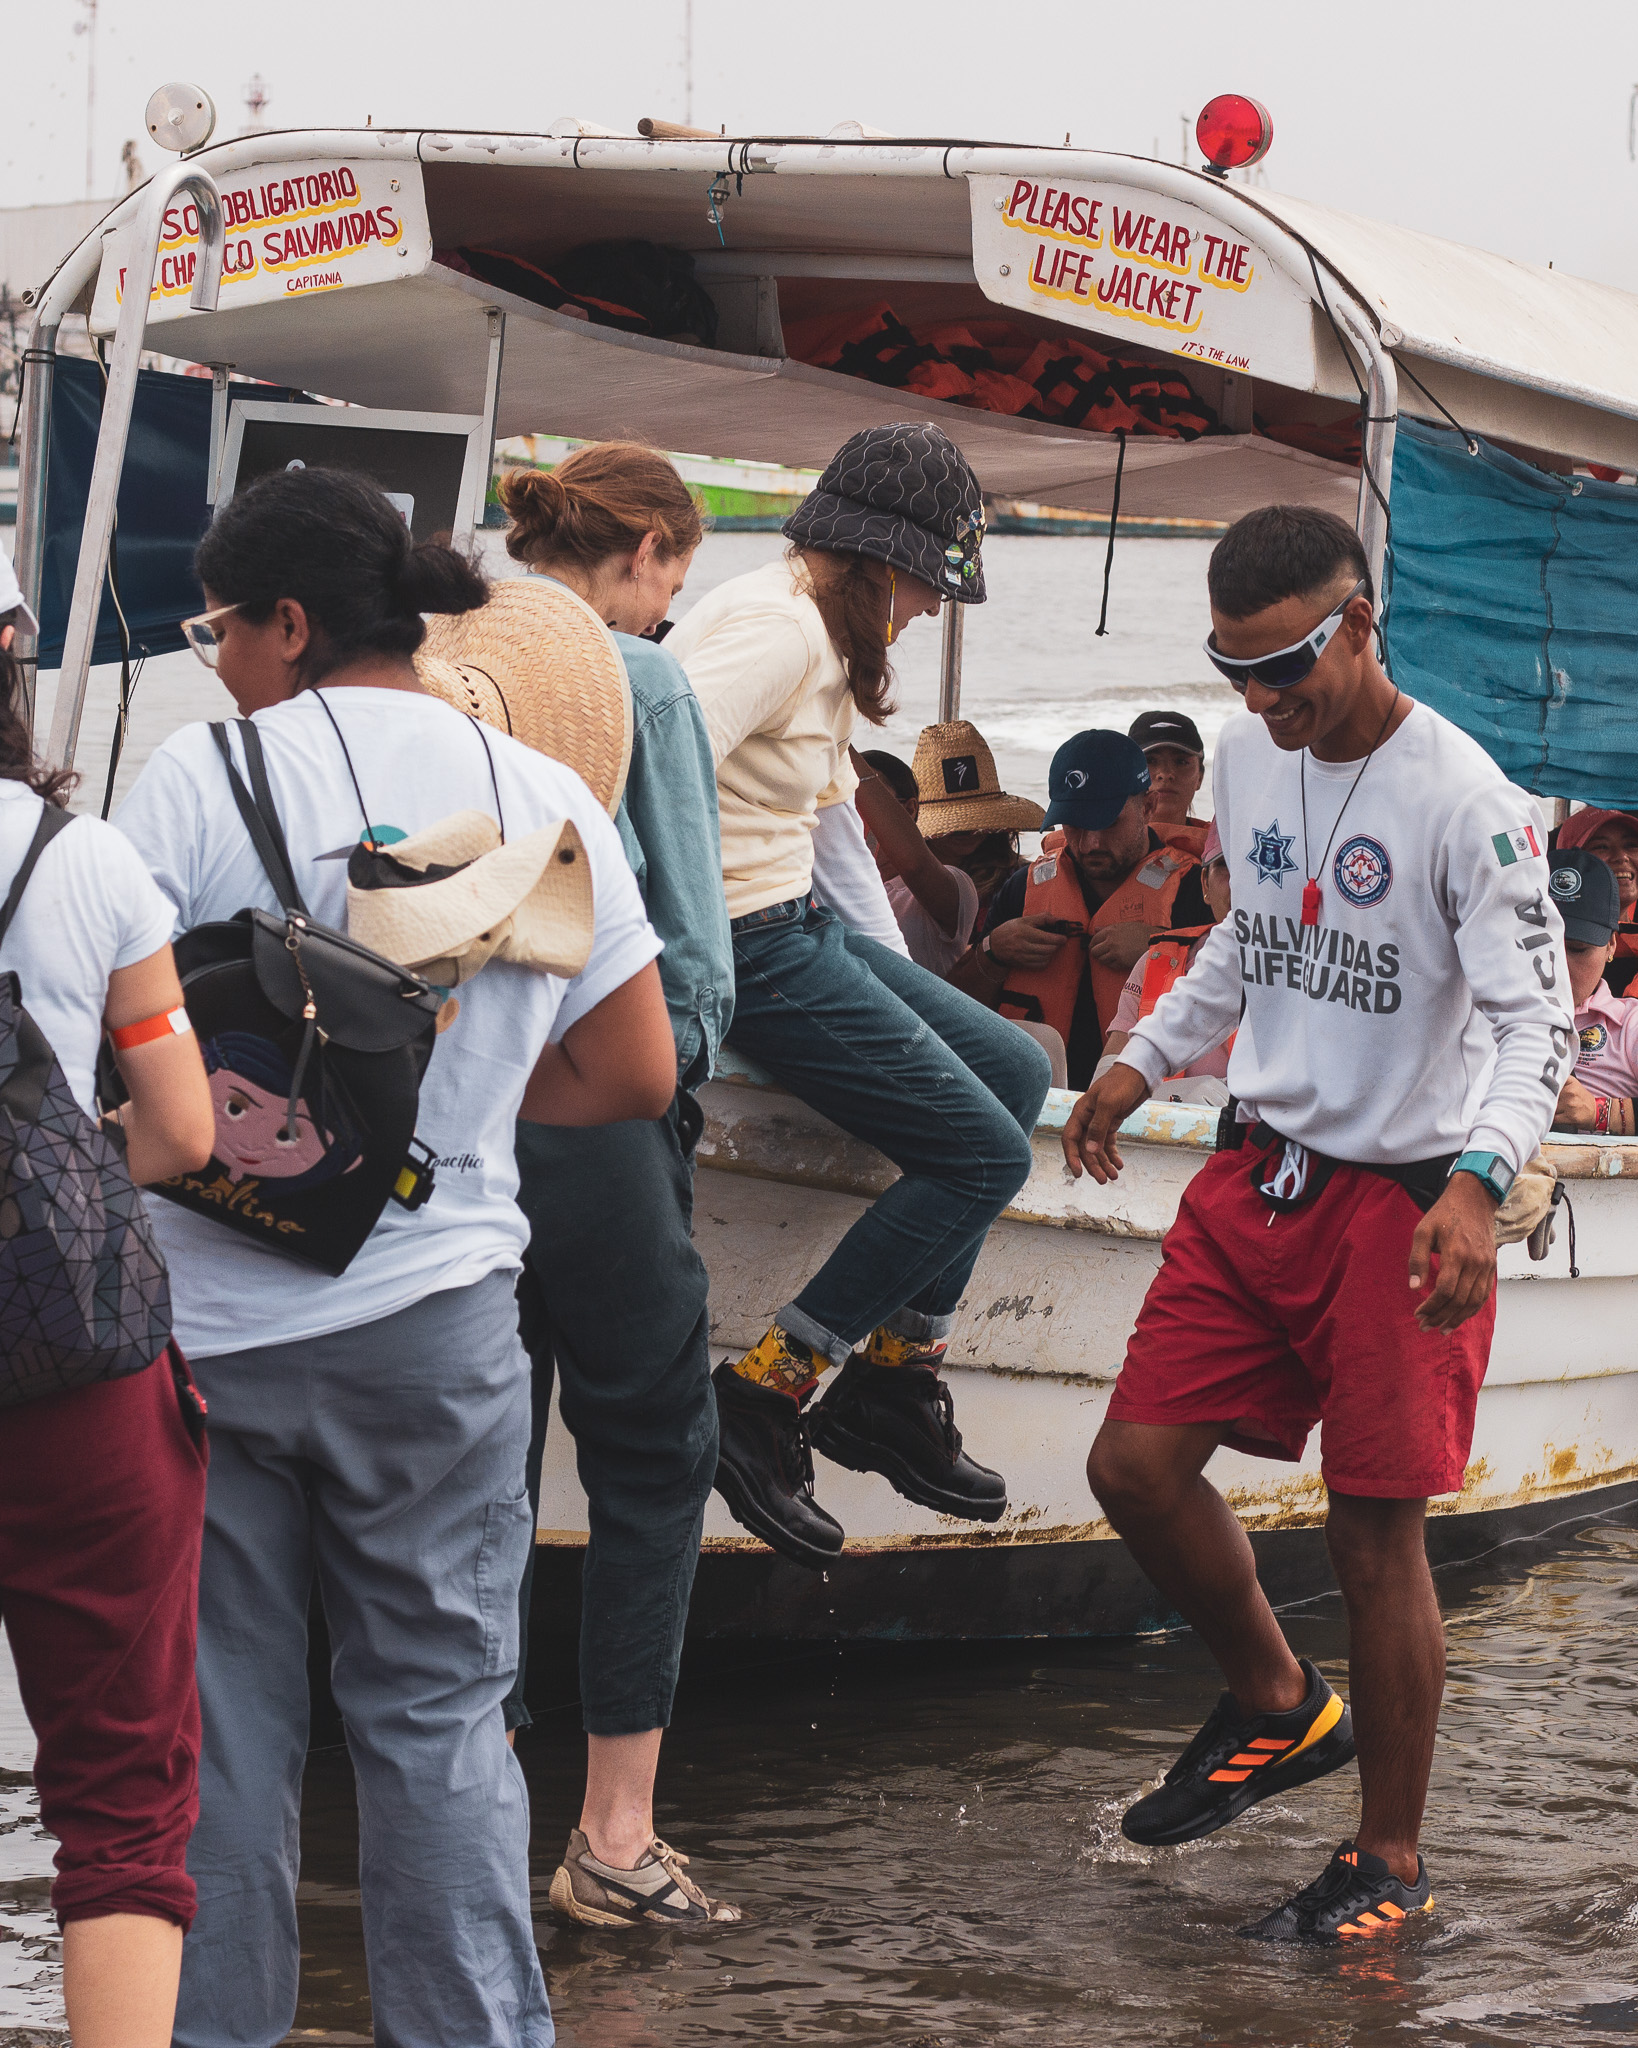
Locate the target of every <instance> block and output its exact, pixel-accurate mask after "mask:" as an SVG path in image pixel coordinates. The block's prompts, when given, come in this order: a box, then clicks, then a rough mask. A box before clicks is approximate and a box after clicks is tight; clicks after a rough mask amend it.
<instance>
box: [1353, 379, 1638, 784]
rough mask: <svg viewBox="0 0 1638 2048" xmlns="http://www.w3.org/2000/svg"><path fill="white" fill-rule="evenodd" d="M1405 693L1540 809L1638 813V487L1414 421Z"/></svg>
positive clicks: (1403, 492)
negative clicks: (1551, 800) (1565, 804)
mask: <svg viewBox="0 0 1638 2048" xmlns="http://www.w3.org/2000/svg"><path fill="white" fill-rule="evenodd" d="M1390 503H1391V506H1392V510H1393V577H1392V582H1391V585H1390V590H1389V595H1390V602H1389V607H1388V626H1387V638H1388V654H1389V661H1390V665H1391V667H1392V670H1393V676H1394V680H1395V681H1396V682H1397V683H1399V684H1400V686H1401V687H1402V688H1403V689H1405V690H1407V691H1409V693H1410V694H1411V696H1413V697H1416V698H1418V699H1420V700H1421V702H1423V703H1424V704H1430V705H1431V706H1432V707H1433V709H1434V710H1435V711H1439V712H1442V713H1443V714H1444V716H1445V717H1446V718H1449V719H1451V720H1453V721H1454V723H1455V724H1457V725H1459V726H1460V727H1461V728H1462V730H1463V732H1465V733H1467V734H1469V735H1470V736H1471V737H1472V738H1473V739H1476V740H1477V741H1478V742H1479V744H1480V746H1482V747H1483V748H1484V750H1485V751H1486V753H1488V754H1489V755H1490V756H1491V757H1492V759H1493V760H1495V761H1496V762H1497V764H1498V765H1499V766H1500V768H1501V770H1502V772H1503V774H1505V775H1506V776H1507V778H1508V779H1509V781H1512V782H1517V783H1521V784H1522V785H1523V786H1524V787H1525V788H1526V789H1531V790H1535V791H1536V792H1538V793H1539V794H1540V795H1543V796H1563V797H1573V798H1576V799H1579V800H1580V801H1582V802H1585V803H1594V804H1605V805H1608V806H1610V807H1612V808H1618V809H1630V808H1633V807H1635V806H1638V488H1635V487H1634V486H1632V485H1631V484H1605V483H1599V482H1597V481H1595V480H1594V479H1592V478H1588V477H1564V476H1549V475H1546V474H1545V473H1544V472H1543V471H1541V470H1539V469H1532V468H1531V467H1530V466H1529V464H1528V463H1524V462H1520V461H1518V460H1517V459H1516V458H1515V457H1513V456H1511V455H1507V454H1504V453H1503V452H1502V450H1501V449H1500V448H1496V447H1493V446H1491V444H1490V443H1489V442H1487V441H1484V440H1482V439H1481V440H1480V441H1479V442H1478V453H1477V454H1476V455H1470V454H1469V453H1468V444H1467V441H1466V440H1465V439H1464V438H1463V437H1462V436H1461V435H1460V434H1457V433H1453V432H1451V431H1450V430H1449V429H1446V428H1435V427H1427V426H1423V425H1422V424H1421V423H1420V422H1418V421H1415V420H1405V419H1401V421H1400V423H1399V432H1398V435H1397V437H1396V440H1395V443H1394V457H1393V489H1392V493H1391V497H1390Z"/></svg>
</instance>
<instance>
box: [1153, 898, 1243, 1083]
mask: <svg viewBox="0 0 1638 2048" xmlns="http://www.w3.org/2000/svg"><path fill="white" fill-rule="evenodd" d="M1215 930H1216V926H1215V925H1209V924H1185V925H1179V926H1178V928H1177V930H1176V931H1171V932H1156V933H1155V935H1154V938H1153V939H1152V940H1151V941H1150V943H1149V958H1148V961H1147V962H1146V964H1145V966H1144V969H1143V991H1142V994H1141V995H1140V996H1139V997H1138V1018H1139V1020H1140V1021H1141V1020H1142V1019H1143V1018H1145V1017H1147V1016H1148V1015H1149V1014H1150V1012H1151V1011H1152V1010H1153V1009H1154V1007H1155V1005H1156V1003H1158V1002H1159V1001H1160V999H1161V997H1162V996H1163V995H1165V994H1166V993H1167V991H1168V990H1169V989H1172V988H1175V987H1176V985H1177V983H1178V982H1180V981H1181V980H1182V979H1183V977H1184V975H1185V974H1187V973H1188V971H1189V962H1190V961H1191V960H1192V959H1193V958H1194V950H1195V947H1196V946H1197V945H1198V944H1199V943H1200V941H1201V940H1202V939H1203V938H1205V937H1207V936H1208V934H1209V933H1211V932H1213V931H1215ZM1234 1037H1235V1034H1234V1033H1233V1032H1232V1031H1231V1032H1230V1033H1229V1035H1228V1037H1227V1038H1225V1039H1224V1041H1223V1049H1224V1051H1225V1052H1232V1051H1233V1049H1234ZM1198 1057H1199V1058H1201V1059H1204V1058H1205V1054H1204V1053H1201V1054H1199V1055H1198ZM1178 1078H1179V1076H1178V1075H1177V1074H1168V1075H1167V1076H1166V1079H1167V1080H1168V1081H1175V1080H1177V1079H1178Z"/></svg>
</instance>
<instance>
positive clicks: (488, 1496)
mask: <svg viewBox="0 0 1638 2048" xmlns="http://www.w3.org/2000/svg"><path fill="white" fill-rule="evenodd" d="M290 1270H291V1284H292V1285H293V1286H299V1285H301V1284H302V1281H301V1276H300V1274H299V1272H298V1271H297V1270H296V1269H295V1268H291V1269H290ZM194 1372H195V1376H196V1377H197V1379H198V1382H199V1386H200V1388H201V1390H202V1391H203V1393H204V1395H205V1398H206V1400H207V1401H208V1402H209V1404H210V1434H211V1461H210V1479H209V1485H208V1488H207V1494H206V1507H205V1547H204V1559H203V1565H202V1568H201V1572H200V1580H199V1667H198V1668H199V1700H200V1707H201V1709H202V1713H203V1720H204V1748H203V1754H202V1755H201V1757H200V1765H199V1825H198V1828H197V1829H196V1831H195V1833H194V1837H193V1842H192V1844H191V1846H190V1848H189V1851H188V1869H189V1872H190V1874H191V1875H192V1877H193V1878H194V1880H195V1882H196V1883H197V1885H198V1887H199V1916H198V1918H197V1919H196V1920H195V1922H194V1925H193V1929H192V1932H191V1933H190V1934H189V1936H188V1938H187V1941H186V1942H185V1943H184V1945H183V1950H182V1991H181V1998H180V2000H179V2002H178V2006H177V2015H176V2032H175V2039H176V2042H177V2043H178V2044H179V2048H228V2044H234V2048H238V2044H245V2048H273V2044H274V2043H275V2042H278V2041H282V2040H283V2039H284V2038H285V2036H286V2034H288V2032H289V2031H290V2028H291V2026H292V2024H293V2023H294V2020H295V2016H296V1997H297V1991H298V1988H299V1978H300V1971H301V1949H300V1943H299V1940H298V1937H297V1929H296V1880H297V1875H298V1872H299V1868H300V1827H301V1779H302V1766H303V1762H304V1759H305V1757H306V1753H307V1729H308V1701H307V1664H306V1659H307V1612H308V1602H309V1599H310V1597H311V1593H312V1588H313V1583H314V1579H315V1577H316V1578H317V1582H318V1586H319V1590H320V1593H321V1595H322V1597H323V1601H324V1614H325V1620H326V1622H327V1624H328V1626H329V1631H330V1640H331V1644H332V1652H333V1654H332V1660H331V1669H330V1676H331V1684H332V1686H333V1689H334V1692H335V1698H336V1704H337V1706H338V1707H339V1708H340V1709H341V1714H342V1718H343V1720H344V1722H345V1724H346V1730H347V1747H348V1750H349V1752H350V1754H351V1756H352V1761H353V1770H354V1773H355V1776H356V1779H357V1785H358V1830H359V1886H360V1891H361V1893H362V1901H363V1913H364V1948H365V1956H366V1960H367V1962H368V1965H369V1974H370V2002H371V2006H372V2008H373V2012H374V2022H375V2028H374V2031H375V2040H376V2042H377V2043H378V2044H379V2048H451V2044H452V2043H457V2042H458V2043H460V2044H461V2048H551V2043H552V2041H553V2039H554V2034H553V2029H552V2019H551V2013H550V2011H549V2009H548V2007H547V2002H546V1986H545V1981H544V1979H543V1977H542V1975H541V1968H540V1957H539V1955H538V1953H537V1952H536V1948H535V1939H534V1931H533V1927H532V1922H531V1915H530V1906H529V1804H528V1797H527V1793H526V1790H525V1787H524V1781H523V1773H522V1771H521V1770H520V1769H519V1767H518V1764H517V1760H516V1758H515V1757H514V1756H513V1755H512V1752H511V1750H510V1749H508V1747H507V1745H506V1730H505V1725H504V1721H503V1717H502V1712H501V1702H502V1700H503V1699H504V1698H505V1696H506V1693H507V1690H508V1688H509V1687H510V1685H511V1683H512V1673H513V1670H514V1667H515V1665H516V1660H517V1623H518V1608H517V1585H518V1575H519V1573H520V1572H521V1571H522V1570H523V1563H524V1558H525V1556H526V1554H527V1550H528V1544H529V1537H530V1522H531V1517H530V1513H529V1504H528V1501H527V1499H526V1497H525V1495H524V1487H523V1460H524V1452H525V1450H526V1448H527V1446H528V1441H529V1376H528V1368H527V1365H526V1363H525V1360H524V1356H523V1348H522V1346H521V1345H520V1344H519V1342H518V1324H517V1302H516V1299H515V1294H514V1283H513V1278H512V1275H511V1274H510V1273H492V1274H490V1275H489V1276H488V1277H487V1278H486V1279H483V1280H479V1281H477V1282H476V1283H475V1284H474V1285H472V1286H470V1287H461V1288H453V1289H450V1290H448V1291H446V1292H444V1293H439V1294H432V1295H428V1296H427V1297H426V1298H425V1299H424V1300H422V1301H418V1302H416V1303H414V1304H413V1306H411V1307H409V1308H407V1309H403V1310H400V1311H399V1313H398V1314H396V1315H391V1316H386V1317H383V1318H382V1319H381V1320H380V1321H379V1322H374V1323H366V1324H364V1325H363V1326H361V1327H360V1328H357V1329H351V1330H340V1331H337V1332H335V1333H334V1334H333V1335H330V1336H325V1337H316V1338H312V1339H310V1340H308V1341H307V1342H305V1343H300V1344H284V1345H270V1346H268V1347H266V1348H265V1349H261V1350H255V1351H238V1352H233V1353H230V1354H228V1355H226V1356H224V1357H220V1358H207V1359H204V1360H202V1361H199V1362H196V1364H195V1366H194Z"/></svg>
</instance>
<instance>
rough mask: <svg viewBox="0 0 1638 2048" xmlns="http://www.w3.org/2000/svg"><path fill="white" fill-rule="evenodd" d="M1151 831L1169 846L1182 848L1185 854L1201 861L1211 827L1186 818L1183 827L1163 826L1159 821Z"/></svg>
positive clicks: (1150, 828)
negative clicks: (1190, 854)
mask: <svg viewBox="0 0 1638 2048" xmlns="http://www.w3.org/2000/svg"><path fill="white" fill-rule="evenodd" d="M1149 830H1150V831H1151V832H1152V833H1153V834H1154V835H1155V837H1156V838H1157V839H1159V840H1162V841H1164V843H1165V844H1166V845H1167V846H1181V847H1182V849H1183V851H1184V852H1185V853H1192V854H1193V855H1194V857H1195V859H1196V860H1199V859H1200V857H1201V855H1202V854H1203V853H1204V852H1205V850H1206V834H1207V833H1208V832H1209V831H1210V830H1211V827H1210V826H1209V825H1198V824H1196V823H1195V821H1194V819H1193V818H1185V819H1184V821H1183V823H1182V824H1181V825H1162V824H1160V823H1159V822H1158V821H1157V822H1154V823H1151V825H1150V827H1149Z"/></svg>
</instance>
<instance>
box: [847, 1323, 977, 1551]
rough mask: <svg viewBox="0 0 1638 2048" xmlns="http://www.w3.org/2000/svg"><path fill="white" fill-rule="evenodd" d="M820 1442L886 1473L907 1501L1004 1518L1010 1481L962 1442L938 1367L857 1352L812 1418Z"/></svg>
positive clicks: (971, 1516)
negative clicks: (876, 1360)
mask: <svg viewBox="0 0 1638 2048" xmlns="http://www.w3.org/2000/svg"><path fill="white" fill-rule="evenodd" d="M808 1431H809V1434H810V1435H811V1437H812V1439H813V1444H814V1448H815V1449H816V1450H819V1451H822V1452H823V1453H824V1455H825V1456H826V1457H827V1458H829V1459H831V1460H832V1461H833V1462H834V1463H836V1464H838V1465H846V1466H847V1468H848V1469H849V1471H852V1472H879V1473H881V1475H882V1477H883V1478H884V1479H886V1480H888V1481H889V1482H890V1483H891V1484H892V1486H893V1487H894V1489H895V1491H897V1492H899V1493H902V1494H903V1495H904V1497H905V1499H906V1500H913V1501H915V1502H916V1503H917V1504H918V1505H919V1506H921V1507H924V1508H936V1509H937V1510H938V1511H939V1513H940V1514H945V1515H959V1516H961V1518H962V1519H963V1520H964V1521H969V1522H999V1521H1000V1519H1001V1517H1002V1516H1003V1515H1004V1514H1005V1513H1006V1512H1007V1482H1006V1481H1005V1480H1004V1479H1003V1478H1002V1477H1001V1474H1000V1473H999V1472H991V1471H990V1470H989V1469H988V1468H987V1467H985V1466H983V1465H979V1464H975V1463H974V1461H973V1460H972V1459H971V1458H969V1457H968V1456H967V1454H966V1452H965V1451H964V1450H963V1449H962V1448H961V1432H960V1430H959V1429H957V1428H956V1425H955V1403H954V1402H953V1401H952V1400H951V1398H950V1390H949V1388H948V1387H947V1386H946V1385H945V1384H944V1382H943V1380H941V1379H940V1378H939V1376H938V1374H937V1373H936V1372H935V1371H934V1370H933V1369H932V1367H931V1366H925V1365H871V1364H870V1363H869V1362H868V1360H866V1359H865V1358H864V1357H862V1356H861V1355H860V1353H858V1352H855V1353H854V1354H853V1356H852V1357H851V1358H850V1359H849V1360H848V1362H847V1364H846V1365H844V1366H843V1368H842V1371H841V1374H840V1377H839V1378H838V1379H837V1382H836V1384H835V1386H834V1387H832V1388H831V1390H830V1392H829V1393H828V1394H827V1395H826V1396H825V1398H824V1399H823V1400H822V1401H821V1402H819V1403H818V1405H817V1406H816V1407H815V1408H814V1409H813V1411H812V1413H811V1414H810V1416H809V1418H808Z"/></svg>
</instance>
